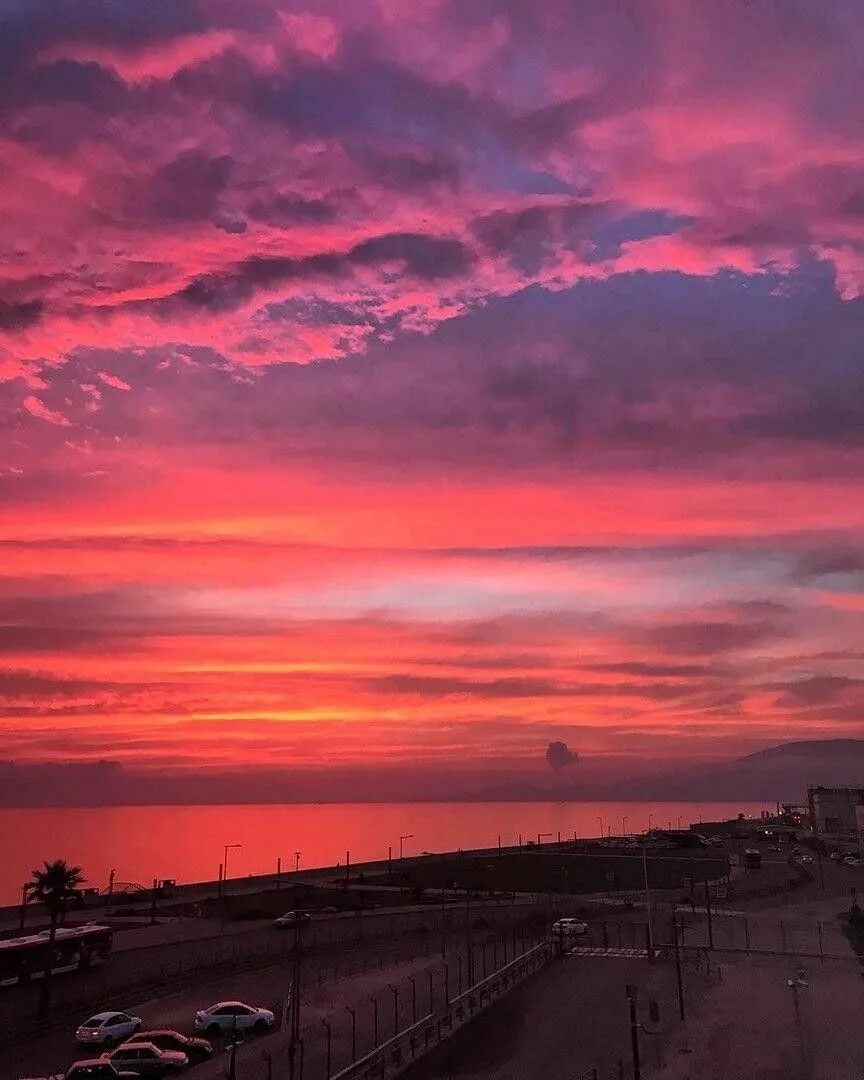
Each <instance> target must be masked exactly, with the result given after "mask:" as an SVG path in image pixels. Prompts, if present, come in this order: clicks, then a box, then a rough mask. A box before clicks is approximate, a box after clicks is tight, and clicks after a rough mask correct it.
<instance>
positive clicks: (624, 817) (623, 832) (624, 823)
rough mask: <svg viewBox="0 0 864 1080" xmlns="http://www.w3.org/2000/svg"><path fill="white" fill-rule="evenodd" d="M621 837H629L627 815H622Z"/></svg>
mask: <svg viewBox="0 0 864 1080" xmlns="http://www.w3.org/2000/svg"><path fill="white" fill-rule="evenodd" d="M621 835H622V836H626V835H627V815H626V814H622V815H621Z"/></svg>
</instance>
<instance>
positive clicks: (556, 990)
mask: <svg viewBox="0 0 864 1080" xmlns="http://www.w3.org/2000/svg"><path fill="white" fill-rule="evenodd" d="M628 983H630V984H633V985H634V986H636V988H637V996H638V1001H639V1019H640V1021H643V1022H644V1023H645V1024H646V1026H648V1027H653V1025H652V1024H651V1023H650V1021H649V1017H648V1001H649V999H653V1000H656V1001H657V1003H658V1005H659V1007H660V1029H661V1032H663V1031H666V1030H671V1029H672V1028H674V1025H675V1021H676V1020H677V1011H676V1005H675V1002H676V989H675V976H674V972H673V970H672V969H671V967H670V965H668V964H667V965H659V964H655V965H650V964H648V962H647V961H646V960H625V959H618V958H615V959H611V958H594V957H591V958H582V957H580V958H565V959H562V960H556V961H554V962H553V963H552V964H551V965H550V966H549V967H547V968H546V969H544V970H543V971H541V972H540V973H538V974H537V975H536V976H534V977H533V978H531V979H529V980H527V981H526V982H525V983H523V984H522V985H521V986H519V987H517V988H516V989H515V990H514V991H512V992H511V993H510V994H508V995H507V996H506V997H505V998H503V999H502V1000H501V1001H499V1002H497V1003H496V1004H494V1005H493V1006H491V1008H490V1009H489V1010H488V1011H487V1012H486V1013H484V1014H483V1015H482V1016H480V1017H479V1018H477V1019H476V1020H474V1021H473V1022H472V1023H471V1024H470V1025H469V1026H468V1027H467V1028H464V1029H463V1030H462V1031H460V1032H457V1033H456V1035H455V1036H454V1037H453V1038H452V1039H451V1040H450V1041H448V1042H447V1043H446V1044H445V1045H444V1046H443V1047H441V1048H440V1049H438V1050H435V1051H433V1052H432V1053H431V1054H430V1055H429V1057H428V1059H426V1060H425V1061H423V1062H421V1063H420V1064H418V1065H416V1066H414V1067H413V1068H412V1069H409V1070H408V1072H407V1073H405V1074H404V1076H405V1080H438V1078H439V1077H442V1078H443V1077H454V1076H457V1077H459V1078H460V1080H535V1078H536V1080H574V1078H580V1080H581V1077H583V1075H585V1076H590V1075H591V1073H590V1070H591V1069H592V1068H595V1067H596V1068H597V1069H598V1070H599V1074H600V1075H601V1076H603V1077H607V1076H612V1075H615V1076H617V1075H618V1072H617V1066H618V1061H619V1060H621V1061H623V1062H624V1063H625V1068H626V1073H625V1075H627V1076H631V1075H632V1071H631V1068H632V1066H631V1057H630V1053H631V1051H630V1026H629V1013H628V1009H629V1006H628V1003H627V998H626V994H625V987H626V986H627V984H628ZM640 1041H641V1044H642V1054H643V1064H644V1065H647V1066H656V1065H657V1064H658V1062H659V1061H660V1060H662V1054H663V1052H664V1051H663V1035H662V1034H661V1035H660V1036H653V1037H652V1036H648V1035H645V1034H643V1035H641V1040H640Z"/></svg>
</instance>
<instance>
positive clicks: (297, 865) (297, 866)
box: [294, 851, 303, 874]
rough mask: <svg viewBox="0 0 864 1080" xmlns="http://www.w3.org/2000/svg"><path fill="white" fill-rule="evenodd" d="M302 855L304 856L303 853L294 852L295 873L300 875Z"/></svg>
mask: <svg viewBox="0 0 864 1080" xmlns="http://www.w3.org/2000/svg"><path fill="white" fill-rule="evenodd" d="M302 854H303V852H302V851H295V852H294V873H295V874H299V873H300V856H301V855H302Z"/></svg>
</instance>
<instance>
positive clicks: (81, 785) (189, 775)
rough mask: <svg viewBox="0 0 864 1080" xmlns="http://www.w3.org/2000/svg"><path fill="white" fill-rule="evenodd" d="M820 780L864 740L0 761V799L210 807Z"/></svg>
mask: <svg viewBox="0 0 864 1080" xmlns="http://www.w3.org/2000/svg"><path fill="white" fill-rule="evenodd" d="M811 784H825V785H846V784H849V785H854V786H856V787H857V786H861V787H864V739H813V740H809V741H798V742H788V743H782V744H781V745H779V746H771V747H768V748H767V749H765V750H760V751H758V752H757V753H753V754H747V755H746V756H745V757H741V758H737V759H735V760H732V761H728V762H724V763H721V764H716V765H702V766H699V767H695V766H693V767H677V768H672V767H667V768H664V767H662V766H661V765H655V766H653V767H652V766H651V764H650V763H647V764H643V767H642V771H641V772H639V773H638V774H637V773H635V772H632V773H630V772H628V771H626V770H625V769H622V768H621V767H620V766H619V764H618V762H617V760H616V759H615V758H614V757H606V758H604V759H599V758H595V759H592V758H591V757H590V756H588V757H583V758H582V759H581V761H580V763H579V764H575V763H574V764H573V765H572V766H570V767H569V768H566V769H560V770H558V771H554V772H553V771H552V770H549V769H548V767H546V765H545V762H544V763H543V766H542V767H540V766H538V769H537V771H536V772H535V773H534V774H533V775H531V774H529V775H528V776H527V777H524V776H523V777H515V776H511V777H509V778H507V777H505V778H502V779H501V780H500V781H499V782H497V783H494V784H492V783H489V782H488V781H487V782H486V783H484V782H483V781H482V780H478V779H477V775H476V773H474V774H473V776H472V773H471V771H470V770H466V769H464V768H463V769H461V770H460V769H456V768H454V769H452V770H438V771H433V770H427V769H424V768H423V767H422V766H415V767H414V768H413V769H411V770H409V769H405V768H400V769H398V770H392V771H389V772H386V773H385V772H382V771H376V770H373V769H369V770H362V769H355V770H351V771H344V770H343V771H338V770H334V769H315V770H307V771H302V772H301V771H297V770H290V769H277V768H274V769H270V770H266V771H255V772H242V771H237V772H232V773H222V774H217V773H211V772H208V771H205V770H200V771H198V772H179V771H177V772H173V773H171V774H161V773H159V772H158V771H157V772H143V771H136V770H134V769H127V768H125V767H123V766H121V765H119V764H118V763H116V762H109V761H96V762H91V763H70V764H66V763H54V764H45V765H21V764H15V763H13V762H3V761H0V806H118V805H138V806H140V805H151V804H152V805H163V806H164V805H170V804H176V805H203V804H208V803H212V804H228V805H230V804H235V805H237V804H244V803H272V804H277V803H301V802H304V803H308V802H388V801H389V802H424V801H425V802H436V801H451V802H548V801H552V800H554V801H568V802H587V801H591V800H606V799H614V800H616V801H621V800H622V799H626V800H630V801H645V802H665V801H669V802H673V801H677V800H682V801H688V802H690V801H692V802H710V801H715V800H716V801H722V800H728V801H734V800H741V801H747V802H759V801H763V802H775V801H779V802H796V803H800V802H803V801H804V799H805V797H806V793H807V787H808V785H811Z"/></svg>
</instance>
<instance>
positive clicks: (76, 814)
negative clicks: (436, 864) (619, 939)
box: [0, 802, 765, 904]
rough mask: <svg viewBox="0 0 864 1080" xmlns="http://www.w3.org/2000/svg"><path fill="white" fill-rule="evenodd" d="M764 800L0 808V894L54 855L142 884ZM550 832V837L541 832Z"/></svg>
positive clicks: (714, 811) (733, 809) (596, 828)
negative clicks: (225, 864)
mask: <svg viewBox="0 0 864 1080" xmlns="http://www.w3.org/2000/svg"><path fill="white" fill-rule="evenodd" d="M763 808H765V807H764V804H762V803H680V802H679V803H636V802H623V803H614V802H604V803H373V804H369V803H345V804H332V803H329V804H304V805H291V806H129V807H111V808H107V809H105V808H99V809H62V810H58V809H45V810H29V809H28V810H0V839H2V857H0V903H4V904H9V903H14V902H15V901H16V900H18V898H19V897H20V894H21V884H22V882H24V881H26V880H27V878H28V877H29V875H30V870H31V868H32V867H34V866H36V865H37V864H39V863H40V862H41V860H43V859H53V858H64V859H67V860H68V861H69V862H71V863H75V864H77V865H79V866H81V867H83V869H84V872H85V874H86V877H87V880H88V883H89V884H91V885H95V886H100V887H102V886H104V885H105V884H106V883H107V881H108V875H109V873H110V871H111V869H112V868H114V869H116V871H117V874H116V880H117V881H118V882H127V881H133V882H138V883H140V884H142V885H149V884H150V883H151V882H152V880H153V878H154V877H157V878H166V877H167V878H172V877H173V878H176V879H177V881H178V882H190V881H208V880H214V879H215V878H216V877H217V876H218V873H219V863H220V862H221V861H222V857H223V845H224V844H242V847H241V848H239V849H235V850H232V851H231V852H230V854H229V875H230V877H232V878H237V877H243V876H245V875H247V874H261V873H267V872H268V871H275V869H276V859H277V857H279V856H281V858H282V866H283V869H284V870H288V869H291V868H293V866H294V852H295V851H300V852H302V855H301V860H300V866H301V869H302V868H303V867H311V866H330V865H334V864H335V863H336V862H338V861H342V862H344V859H345V852H346V850H350V852H351V862H352V863H354V862H362V861H364V860H370V859H383V858H386V857H387V848H388V845H392V847H393V854H394V856H395V855H396V854H397V853H398V851H399V837H400V835H402V836H405V835H406V834H408V833H410V834H412V835H411V837H410V838H408V839H406V840H404V842H403V843H404V849H405V854H406V855H409V854H417V853H419V852H422V851H445V850H453V849H455V848H459V847H462V848H472V847H483V846H490V847H491V846H494V845H495V844H496V843H497V841H498V836H499V835H500V836H501V840H502V843H503V844H505V845H507V844H515V843H517V839H518V836H519V834H520V833H521V835H522V837H523V840H528V839H530V838H533V839H535V840H536V839H537V835H538V833H545V834H547V836H546V837H545V838H544V839H557V836H558V833H559V832H560V833H561V836H562V837H566V836H572V835H573V834H574V832H575V833H576V834H577V835H578V836H582V837H585V836H597V835H599V832H600V819H602V823H603V828H604V830H607V829H609V828H610V827H611V829H612V832H613V833H616V832H618V833H620V832H622V831H626V832H638V831H640V830H642V829H645V828H647V827H648V824H649V814H650V815H651V823H652V824H653V825H654V826H659V827H664V828H665V827H667V826H669V825H671V826H672V827H673V828H674V827H677V825H678V822H679V819H680V823H681V825H682V826H687V825H689V824H690V822H693V821H699V820H700V819H702V820H705V821H712V820H713V821H716V820H718V819H721V818H725V817H732V816H735V815H736V814H738V813H744V814H748V815H752V816H754V817H758V816H759V812H760V811H761V810H762V809H763ZM550 834H551V835H550Z"/></svg>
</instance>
